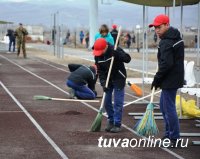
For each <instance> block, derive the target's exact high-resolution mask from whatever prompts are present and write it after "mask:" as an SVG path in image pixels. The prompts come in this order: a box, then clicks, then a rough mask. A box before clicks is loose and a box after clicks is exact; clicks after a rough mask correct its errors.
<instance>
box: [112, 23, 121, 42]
mask: <svg viewBox="0 0 200 159" xmlns="http://www.w3.org/2000/svg"><path fill="white" fill-rule="evenodd" d="M110 34H111V35H112V37H113V39H114V43H115V42H116V40H117V35H118V30H117V25H115V24H113V25H112V30H111V32H110ZM118 45H119V42H118Z"/></svg>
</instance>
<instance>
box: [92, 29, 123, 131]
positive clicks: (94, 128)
mask: <svg viewBox="0 0 200 159" xmlns="http://www.w3.org/2000/svg"><path fill="white" fill-rule="evenodd" d="M120 32H121V26H120V27H119V31H118V34H117V39H116V42H115V47H114V50H116V49H117V44H118V41H119V36H120ZM113 61H114V57H113V56H112V58H111V62H110V67H109V71H108V76H107V79H106V85H105V87H106V88H107V87H108V82H109V79H110V74H111V70H112V66H113ZM105 97H106V92H103V98H102V101H101V106H100V108H99V112H98V114H97V116H96V118H95V120H94V121H93V123H92V126H91V129H90V131H91V132H98V131H100V130H101V121H102V118H103V107H104V102H105Z"/></svg>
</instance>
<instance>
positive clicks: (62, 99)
mask: <svg viewBox="0 0 200 159" xmlns="http://www.w3.org/2000/svg"><path fill="white" fill-rule="evenodd" d="M33 99H35V100H59V101H69V102H99V100H81V99H67V98H52V97H48V96H42V95H35V96H34V97H33Z"/></svg>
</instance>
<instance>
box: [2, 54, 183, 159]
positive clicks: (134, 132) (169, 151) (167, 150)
mask: <svg viewBox="0 0 200 159" xmlns="http://www.w3.org/2000/svg"><path fill="white" fill-rule="evenodd" d="M0 56H2V55H0ZM2 57H3V58H4V59H7V60H8V61H9V62H11V63H13V64H14V65H16V66H18V67H20V68H21V69H23V70H25V71H26V72H29V73H30V74H32V75H33V76H35V77H37V78H39V79H41V80H43V81H44V82H46V83H48V84H50V85H52V86H53V87H55V88H57V89H58V90H60V91H61V92H63V93H65V94H69V93H68V92H66V91H64V90H63V89H61V88H60V87H58V86H56V85H54V84H53V83H51V82H49V81H47V80H46V79H44V78H42V77H40V76H38V75H36V74H35V73H33V72H31V71H29V70H27V69H25V68H23V67H22V66H20V65H18V64H17V63H15V62H13V61H11V60H9V59H8V58H6V57H4V56H2ZM81 103H83V104H84V105H86V106H87V107H89V108H91V109H93V110H94V111H96V112H98V111H99V110H98V109H96V108H95V107H93V106H92V105H90V104H88V103H85V102H81ZM104 116H105V115H104ZM122 126H123V127H124V128H126V129H127V130H129V131H131V132H132V133H133V134H135V135H136V136H140V135H138V133H137V132H136V131H134V130H133V129H132V128H130V127H128V126H126V125H124V124H123V125H122ZM140 137H142V138H144V139H145V138H146V137H144V136H140ZM160 148H161V147H160ZM161 149H163V150H164V151H166V152H168V153H169V154H171V155H172V156H175V157H176V158H178V159H184V158H183V157H182V156H180V155H178V154H176V153H175V152H173V151H171V150H169V149H167V148H161Z"/></svg>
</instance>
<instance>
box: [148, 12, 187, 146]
mask: <svg viewBox="0 0 200 159" xmlns="http://www.w3.org/2000/svg"><path fill="white" fill-rule="evenodd" d="M149 27H154V28H155V32H156V34H157V35H158V37H159V38H160V39H161V40H160V42H159V46H158V54H157V58H158V71H157V72H156V74H155V76H154V80H153V83H152V87H151V88H153V87H155V89H157V88H158V87H160V88H161V89H162V92H161V96H160V110H161V112H162V115H163V118H164V122H165V134H164V137H163V139H165V138H168V139H170V141H171V142H170V145H169V146H171V147H175V146H177V145H176V142H177V141H178V140H177V139H179V138H180V128H179V120H178V116H177V113H176V106H175V98H176V93H177V89H178V88H181V87H183V84H184V43H183V40H182V38H181V35H180V32H179V31H178V30H177V29H175V28H173V27H170V25H169V17H168V16H166V15H163V14H161V15H158V16H157V17H156V18H155V19H154V22H153V23H152V24H150V25H149Z"/></svg>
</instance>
